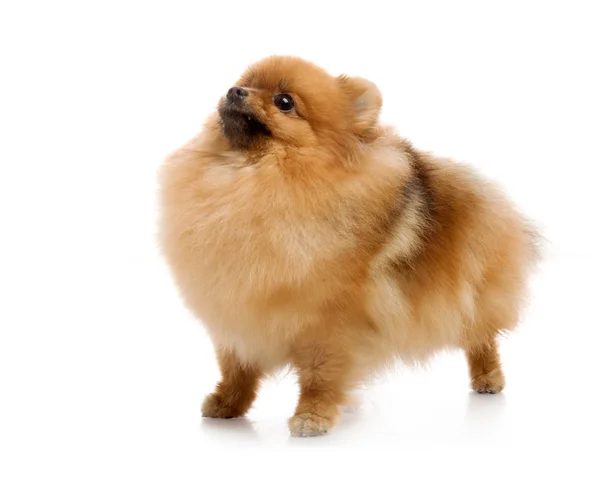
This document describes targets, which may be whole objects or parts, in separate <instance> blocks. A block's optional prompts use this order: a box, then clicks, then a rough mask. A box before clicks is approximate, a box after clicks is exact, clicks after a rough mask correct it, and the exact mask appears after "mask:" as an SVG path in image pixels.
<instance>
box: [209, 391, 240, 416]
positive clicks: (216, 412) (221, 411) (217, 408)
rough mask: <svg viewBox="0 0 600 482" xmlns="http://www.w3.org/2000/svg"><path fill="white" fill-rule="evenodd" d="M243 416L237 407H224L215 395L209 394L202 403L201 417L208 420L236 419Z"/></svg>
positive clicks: (220, 398)
mask: <svg viewBox="0 0 600 482" xmlns="http://www.w3.org/2000/svg"><path fill="white" fill-rule="evenodd" d="M243 415H244V414H243V413H242V412H241V411H240V410H239V408H238V407H232V406H229V405H226V404H225V403H224V402H223V398H222V397H221V396H220V395H219V394H217V393H211V394H210V395H208V396H207V397H206V398H205V399H204V403H202V416H203V417H209V418H237V417H241V416H243Z"/></svg>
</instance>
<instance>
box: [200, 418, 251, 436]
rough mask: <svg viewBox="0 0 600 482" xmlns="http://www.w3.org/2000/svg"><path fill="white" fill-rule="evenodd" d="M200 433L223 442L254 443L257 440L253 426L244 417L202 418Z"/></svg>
mask: <svg viewBox="0 0 600 482" xmlns="http://www.w3.org/2000/svg"><path fill="white" fill-rule="evenodd" d="M200 430H201V432H202V433H203V434H204V435H206V437H210V438H211V439H213V440H214V439H221V440H223V441H231V440H234V439H235V440H240V441H253V440H254V441H256V440H258V439H259V436H258V433H257V431H256V429H255V428H254V424H253V423H252V422H251V421H250V420H248V419H247V418H246V417H242V418H233V419H220V418H203V419H202V422H201V423H200Z"/></svg>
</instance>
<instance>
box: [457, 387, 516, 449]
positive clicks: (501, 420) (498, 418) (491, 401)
mask: <svg viewBox="0 0 600 482" xmlns="http://www.w3.org/2000/svg"><path fill="white" fill-rule="evenodd" d="M506 407H507V401H506V396H505V395H504V393H498V394H495V395H489V394H479V393H475V392H472V393H470V394H469V399H468V402H467V407H466V413H465V419H464V421H465V425H464V426H465V431H466V434H467V435H468V436H473V437H482V436H483V437H486V436H487V437H492V438H493V437H494V435H496V434H497V433H498V432H499V431H503V430H506V429H507V427H506V426H505V422H506V421H505V417H504V415H505V412H506Z"/></svg>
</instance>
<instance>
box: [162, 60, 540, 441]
mask: <svg viewBox="0 0 600 482" xmlns="http://www.w3.org/2000/svg"><path fill="white" fill-rule="evenodd" d="M237 86H239V87H240V88H242V89H243V90H244V92H245V93H246V94H245V95H246V96H245V97H244V98H240V99H236V102H238V101H239V102H238V103H237V104H235V106H234V107H235V109H234V108H233V107H232V108H231V109H233V110H231V109H230V111H228V110H227V108H229V107H231V106H229V104H228V99H227V97H224V98H223V99H222V100H221V103H220V109H219V113H215V114H214V115H212V116H211V117H210V118H209V119H208V121H207V123H206V125H205V127H204V129H203V131H202V132H201V133H200V134H199V135H198V136H197V137H196V138H195V139H193V140H192V141H191V142H189V143H188V144H187V145H186V146H184V147H182V148H181V149H179V150H178V151H176V152H175V153H174V154H173V155H171V156H170V157H169V158H168V159H167V160H166V162H165V164H164V166H163V168H162V170H161V175H160V184H161V226H160V230H161V241H162V246H163V249H164V253H165V255H166V258H167V260H168V263H169V265H170V268H171V270H172V273H173V275H174V278H175V280H176V282H177V285H178V287H179V289H180V291H181V293H182V295H183V298H184V300H185V302H186V304H187V306H188V307H189V308H190V309H191V310H192V311H193V313H195V315H196V316H197V317H198V318H199V319H200V320H202V322H203V323H204V325H205V327H206V328H207V330H208V332H209V334H210V336H211V338H212V340H213V342H214V345H215V347H216V351H217V355H218V360H219V364H220V368H221V371H222V380H221V382H220V383H219V384H218V385H217V388H216V390H215V392H214V393H213V394H211V395H209V396H208V397H207V398H206V400H205V402H204V405H203V408H202V411H203V415H204V416H208V417H223V418H227V417H238V416H242V415H244V413H246V411H247V410H248V409H249V408H250V406H251V404H252V402H253V400H254V398H255V395H256V391H257V389H258V386H259V382H260V379H261V377H263V376H264V375H266V374H268V373H270V372H273V370H275V369H277V368H280V367H282V366H285V365H288V364H291V365H292V366H293V367H294V368H295V370H296V371H297V373H298V376H299V381H300V400H299V402H298V406H297V409H296V413H295V415H294V416H293V417H292V418H291V419H290V421H289V427H290V430H291V433H292V434H293V435H300V436H307V435H318V434H322V433H325V432H327V431H328V430H329V429H330V428H331V427H332V426H333V425H334V423H335V421H336V418H337V417H338V414H339V407H340V406H341V405H343V404H344V403H345V402H346V401H347V396H348V393H349V391H350V390H351V389H352V388H353V387H355V386H356V384H357V383H359V382H362V381H364V380H365V379H366V378H367V377H368V376H369V374H371V373H372V372H373V371H374V370H377V369H379V368H381V367H382V366H384V365H385V364H386V363H388V362H390V361H392V360H393V359H394V358H401V359H404V360H413V361H414V360H424V359H426V358H427V357H429V356H430V355H431V354H432V353H433V352H435V351H436V350H440V349H444V348H453V347H456V348H462V349H463V350H464V351H465V352H466V354H467V359H468V361H469V365H470V371H471V380H472V386H473V388H474V389H475V390H477V391H478V392H482V393H484V392H485V393H496V392H499V391H500V390H502V388H503V387H504V376H503V374H502V370H501V366H500V361H499V355H498V351H497V345H496V337H497V335H498V333H499V332H502V331H505V330H511V329H513V328H514V327H515V325H516V324H517V322H518V318H519V309H520V307H521V304H522V301H523V299H524V294H525V289H526V283H527V278H528V275H529V273H530V271H531V268H532V267H533V265H534V264H535V260H536V249H535V242H534V241H535V236H534V235H535V233H534V231H533V230H532V229H531V228H530V227H529V226H528V224H527V223H526V222H525V220H524V219H523V218H522V217H521V215H520V214H519V213H518V211H517V210H516V209H515V208H514V207H513V205H512V204H511V203H510V202H509V201H508V200H507V198H506V197H505V196H504V195H503V194H502V192H501V191H500V190H499V189H498V188H497V187H495V186H494V185H493V184H492V183H490V182H489V181H487V180H485V179H484V178H482V177H481V176H480V175H478V174H476V173H475V172H474V171H473V170H472V169H470V168H469V167H466V166H464V165H461V164H457V163H454V162H452V161H451V160H448V159H442V158H438V157H435V156H433V155H430V154H428V153H424V152H421V151H419V150H416V149H415V148H413V147H412V146H411V144H410V143H409V142H408V141H406V140H404V139H403V138H401V137H399V136H398V135H397V134H396V133H395V132H394V131H393V130H392V129H391V128H389V127H385V126H382V125H381V124H380V123H379V121H378V116H379V111H380V108H381V94H380V92H379V90H378V89H377V87H376V86H375V85H374V84H372V83H371V82H369V81H367V80H365V79H361V78H354V77H347V76H340V77H334V76H331V75H329V74H328V73H327V72H325V71H324V70H322V69H320V68H319V67H317V66H315V65H313V64H311V63H309V62H306V61H303V60H301V59H298V58H293V57H270V58H267V59H265V60H262V61H260V62H258V63H256V64H254V65H252V66H251V67H250V68H249V69H248V71H247V72H246V73H245V74H244V75H243V76H242V77H241V78H240V79H239V81H238V83H237ZM281 93H286V94H289V95H290V96H291V97H292V99H293V101H294V109H293V110H291V111H289V112H285V111H282V110H280V109H279V108H278V107H277V106H276V105H275V104H274V101H273V99H274V96H277V95H278V94H281ZM228 106H229V107H228ZM236 109H237V110H236ZM228 112H229V113H231V112H233V114H231V115H232V116H234V117H235V116H238V114H239V115H240V116H241V117H240V116H238V117H235V118H234V119H233V121H232V120H231V119H230V118H229V117H226V113H228ZM246 114H248V115H246ZM228 122H232V124H228ZM244 122H248V123H253V124H243V123H244ZM240 123H241V124H240ZM240 126H241V127H240ZM256 126H259V127H256ZM238 128H239V129H241V130H239V129H238ZM235 129H238V130H235Z"/></svg>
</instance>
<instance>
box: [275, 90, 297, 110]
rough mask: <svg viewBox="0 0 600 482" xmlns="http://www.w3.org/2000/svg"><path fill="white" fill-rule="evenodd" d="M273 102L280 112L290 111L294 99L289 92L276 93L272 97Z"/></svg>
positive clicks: (292, 107)
mask: <svg viewBox="0 0 600 482" xmlns="http://www.w3.org/2000/svg"><path fill="white" fill-rule="evenodd" d="M273 104H275V107H277V108H278V109H279V110H280V111H281V112H291V111H292V110H294V99H293V98H292V96H291V95H289V94H278V95H276V96H275V97H273Z"/></svg>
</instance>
